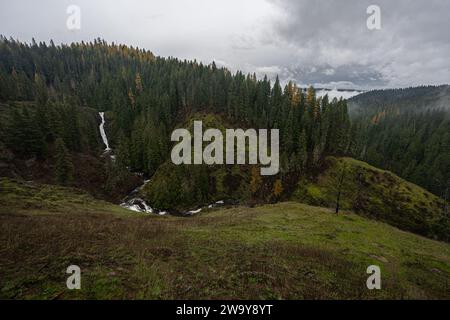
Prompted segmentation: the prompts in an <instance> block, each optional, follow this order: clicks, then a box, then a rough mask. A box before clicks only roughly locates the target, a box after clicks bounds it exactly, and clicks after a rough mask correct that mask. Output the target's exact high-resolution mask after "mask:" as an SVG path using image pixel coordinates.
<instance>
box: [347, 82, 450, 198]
mask: <svg viewBox="0 0 450 320" xmlns="http://www.w3.org/2000/svg"><path fill="white" fill-rule="evenodd" d="M348 107H349V112H350V115H351V118H352V122H353V123H354V125H355V126H357V127H358V130H357V131H358V137H359V138H358V140H359V142H358V147H357V148H356V152H355V154H354V156H355V157H357V158H360V159H362V160H364V161H366V162H369V163H371V164H372V165H374V166H377V167H380V168H383V169H386V170H390V171H393V172H395V173H397V174H398V175H400V176H401V177H403V178H405V179H407V180H409V181H412V182H414V183H416V184H418V185H421V186H423V187H425V188H426V189H428V190H430V191H432V192H433V193H435V194H436V195H439V196H440V197H442V198H445V199H449V188H450V86H448V85H443V86H424V87H417V88H406V89H390V90H376V91H371V92H367V93H364V94H361V95H358V96H356V97H354V98H352V99H350V100H349V102H348Z"/></svg>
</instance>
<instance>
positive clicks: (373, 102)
mask: <svg viewBox="0 0 450 320" xmlns="http://www.w3.org/2000/svg"><path fill="white" fill-rule="evenodd" d="M430 110H431V111H436V110H444V111H447V112H450V85H441V86H421V87H413V88H401V89H385V90H373V91H368V92H365V93H363V94H359V95H357V96H355V97H352V98H351V99H349V112H350V114H352V116H360V117H364V116H367V117H372V116H375V118H374V120H375V121H376V120H377V118H376V117H377V116H378V117H380V116H382V113H383V112H385V113H386V112H394V113H408V112H426V111H430Z"/></svg>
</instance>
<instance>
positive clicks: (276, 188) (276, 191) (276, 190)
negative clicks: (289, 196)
mask: <svg viewBox="0 0 450 320" xmlns="http://www.w3.org/2000/svg"><path fill="white" fill-rule="evenodd" d="M282 193H283V185H282V184H281V179H277V180H275V183H274V184H273V191H272V194H273V197H274V198H275V199H276V200H278V199H279V198H280V196H281V194H282Z"/></svg>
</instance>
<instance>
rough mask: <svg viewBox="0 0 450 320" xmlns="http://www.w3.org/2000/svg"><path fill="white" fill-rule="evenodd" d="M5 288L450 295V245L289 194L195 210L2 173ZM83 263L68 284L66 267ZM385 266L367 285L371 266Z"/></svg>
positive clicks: (22, 293)
mask: <svg viewBox="0 0 450 320" xmlns="http://www.w3.org/2000/svg"><path fill="white" fill-rule="evenodd" d="M0 203H1V204H2V205H1V206H0V298H14V299H29V298H44V299H81V298H89V299H100V298H103V299H120V298H138V299H170V298H183V299H194V298H200V299H212V298H241V299H246V298H247V299H249V298H255V299H294V298H299V299H303V298H310V299H337V298H362V299H375V298H388V299H394V298H446V299H449V298H450V245H449V244H446V243H441V242H436V241H433V240H429V239H426V238H422V237H420V236H417V235H414V234H410V233H407V232H402V231H399V230H398V229H396V228H394V227H391V226H389V225H386V224H384V223H380V222H376V221H373V220H369V219H366V218H363V217H361V216H358V215H355V214H352V213H350V212H345V213H344V214H341V215H334V214H333V213H332V211H330V210H328V209H324V208H317V207H311V206H307V205H303V204H299V203H280V204H276V205H267V206H261V207H256V208H245V207H238V208H229V209H221V210H217V211H212V212H205V213H203V214H201V215H198V216H195V217H193V218H178V217H157V216H154V215H144V214H137V213H133V212H130V211H125V210H123V209H121V208H119V207H117V206H114V205H111V204H108V203H106V202H101V201H97V200H94V199H93V198H91V197H90V196H88V195H86V194H84V193H82V192H80V191H77V190H75V189H65V188H60V187H54V186H38V185H35V184H28V183H18V182H14V181H12V180H7V179H2V180H0ZM71 264H77V265H79V266H80V268H81V271H82V284H81V286H82V289H81V290H79V291H68V290H67V289H66V288H65V281H66V277H67V276H68V275H66V274H65V270H66V268H67V266H69V265H71ZM372 264H376V265H379V266H380V267H381V270H382V290H379V291H369V290H368V289H367V288H366V286H365V282H366V279H367V276H368V275H367V274H366V269H367V267H368V266H369V265H372Z"/></svg>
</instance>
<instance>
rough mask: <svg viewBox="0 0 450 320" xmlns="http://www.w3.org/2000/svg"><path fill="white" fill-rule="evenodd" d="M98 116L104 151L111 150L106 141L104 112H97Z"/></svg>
mask: <svg viewBox="0 0 450 320" xmlns="http://www.w3.org/2000/svg"><path fill="white" fill-rule="evenodd" d="M99 115H100V118H102V122H101V123H100V135H101V136H102V140H103V143H104V144H105V146H106V149H105V151H111V148H110V147H109V143H108V137H107V136H106V132H105V113H104V112H99Z"/></svg>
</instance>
